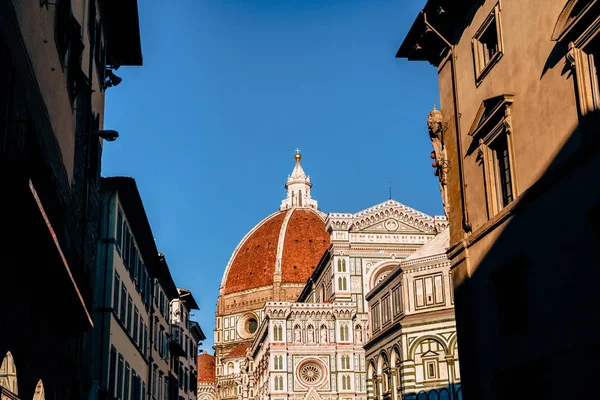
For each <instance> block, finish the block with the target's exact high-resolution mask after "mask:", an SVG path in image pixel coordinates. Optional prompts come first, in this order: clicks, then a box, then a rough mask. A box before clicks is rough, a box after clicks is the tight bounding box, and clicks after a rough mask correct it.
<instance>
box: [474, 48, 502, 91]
mask: <svg viewBox="0 0 600 400" xmlns="http://www.w3.org/2000/svg"><path fill="white" fill-rule="evenodd" d="M503 55H504V53H503V52H502V51H498V52H497V53H496V54H494V56H493V57H492V59H491V60H490V62H488V63H487V65H486V66H485V67H483V69H482V70H481V72H479V74H475V87H479V85H481V82H483V80H484V79H485V77H486V76H487V75H488V74H489V72H490V71H491V69H492V68H494V65H496V64H498V62H499V61H500V59H501V58H502V56H503Z"/></svg>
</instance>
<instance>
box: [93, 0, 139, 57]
mask: <svg viewBox="0 0 600 400" xmlns="http://www.w3.org/2000/svg"><path fill="white" fill-rule="evenodd" d="M100 7H101V15H102V18H103V20H104V21H105V24H106V25H105V26H106V30H107V32H106V33H107V41H108V46H107V52H108V56H109V57H110V58H111V59H112V63H115V64H116V63H118V64H120V65H130V66H141V65H142V64H143V60H142V43H141V37H140V36H141V35H140V20H139V13H138V4H137V0H101V1H100Z"/></svg>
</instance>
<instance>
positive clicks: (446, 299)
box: [365, 229, 462, 400]
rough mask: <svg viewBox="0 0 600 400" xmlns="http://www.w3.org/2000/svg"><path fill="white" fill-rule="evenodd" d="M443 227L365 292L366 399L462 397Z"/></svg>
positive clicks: (446, 232)
mask: <svg viewBox="0 0 600 400" xmlns="http://www.w3.org/2000/svg"><path fill="white" fill-rule="evenodd" d="M448 239H449V231H448V229H445V230H444V231H443V232H442V233H440V234H438V235H437V236H436V237H435V238H434V239H432V240H431V241H429V242H428V243H426V244H425V245H424V246H423V247H421V248H420V249H419V250H417V251H416V252H414V253H413V254H411V255H409V256H408V257H407V258H405V259H404V260H402V262H401V263H400V265H399V266H398V267H397V268H395V269H394V270H393V271H392V272H391V273H390V274H389V275H388V276H387V277H386V278H385V279H384V280H383V281H381V282H380V283H379V284H378V285H377V286H376V287H375V288H374V289H373V290H372V291H370V292H369V293H368V294H367V301H368V303H369V318H370V319H371V326H372V331H373V334H372V336H371V337H370V339H369V342H368V343H367V344H366V345H365V351H366V359H367V365H368V367H367V379H368V380H367V382H368V383H369V386H368V391H369V399H391V400H396V399H407V400H408V399H438V398H440V399H441V398H445V399H454V400H459V399H461V398H462V390H461V388H460V371H459V365H458V347H457V341H456V323H455V320H454V301H453V298H454V296H453V293H452V282H451V276H450V261H448V258H447V257H446V249H447V248H448Z"/></svg>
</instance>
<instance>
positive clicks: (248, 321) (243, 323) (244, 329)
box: [237, 313, 258, 339]
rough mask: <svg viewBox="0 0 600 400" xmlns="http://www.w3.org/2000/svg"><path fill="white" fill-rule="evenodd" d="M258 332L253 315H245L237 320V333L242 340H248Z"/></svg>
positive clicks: (256, 319) (256, 320)
mask: <svg viewBox="0 0 600 400" xmlns="http://www.w3.org/2000/svg"><path fill="white" fill-rule="evenodd" d="M257 330H258V317H257V316H256V315H255V314H254V313H246V314H244V315H242V316H241V317H240V319H238V322H237V332H238V335H239V336H240V337H241V338H243V339H250V338H252V337H253V336H254V334H255V333H256V331H257Z"/></svg>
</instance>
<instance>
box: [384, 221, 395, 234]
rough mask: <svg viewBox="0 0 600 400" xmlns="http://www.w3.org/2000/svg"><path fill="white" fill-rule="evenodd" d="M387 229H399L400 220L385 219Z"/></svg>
mask: <svg viewBox="0 0 600 400" xmlns="http://www.w3.org/2000/svg"><path fill="white" fill-rule="evenodd" d="M385 229H387V230H388V231H395V230H398V221H396V220H394V219H388V220H387V221H385Z"/></svg>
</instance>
